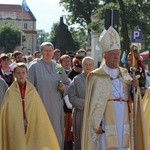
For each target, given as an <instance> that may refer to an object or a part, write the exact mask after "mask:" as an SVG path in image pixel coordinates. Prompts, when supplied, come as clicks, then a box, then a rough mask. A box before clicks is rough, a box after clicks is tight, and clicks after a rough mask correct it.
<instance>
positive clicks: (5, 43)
mask: <svg viewBox="0 0 150 150" xmlns="http://www.w3.org/2000/svg"><path fill="white" fill-rule="evenodd" d="M21 32H22V31H20V30H19V29H17V28H15V27H13V26H12V25H11V24H5V25H4V26H3V27H2V28H0V49H3V50H4V51H5V53H8V52H13V51H14V49H15V48H16V47H17V46H20V43H21ZM22 35H23V33H22ZM23 40H25V37H24V35H23Z"/></svg>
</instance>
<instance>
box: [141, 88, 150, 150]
mask: <svg viewBox="0 0 150 150" xmlns="http://www.w3.org/2000/svg"><path fill="white" fill-rule="evenodd" d="M142 105H143V110H144V117H145V121H146V128H147V133H148V136H147V141H148V146H149V148H150V88H149V89H147V91H146V93H145V95H144V97H143V99H142Z"/></svg>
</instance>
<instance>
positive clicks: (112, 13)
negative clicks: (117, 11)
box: [111, 10, 114, 27]
mask: <svg viewBox="0 0 150 150" xmlns="http://www.w3.org/2000/svg"><path fill="white" fill-rule="evenodd" d="M113 23H114V11H113V10H111V26H112V27H113Z"/></svg>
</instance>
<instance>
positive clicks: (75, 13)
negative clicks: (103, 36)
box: [60, 0, 100, 33]
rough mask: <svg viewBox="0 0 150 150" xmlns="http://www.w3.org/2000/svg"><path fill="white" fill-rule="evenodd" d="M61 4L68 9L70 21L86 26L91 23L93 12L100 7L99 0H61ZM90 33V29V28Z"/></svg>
mask: <svg viewBox="0 0 150 150" xmlns="http://www.w3.org/2000/svg"><path fill="white" fill-rule="evenodd" d="M60 4H61V5H62V6H63V7H64V8H65V9H66V10H67V12H68V13H69V15H68V23H70V24H74V23H79V24H80V25H82V26H86V25H88V24H90V23H91V14H92V12H93V11H95V10H96V9H98V8H99V6H100V4H99V0H61V1H60ZM88 33H90V29H88Z"/></svg>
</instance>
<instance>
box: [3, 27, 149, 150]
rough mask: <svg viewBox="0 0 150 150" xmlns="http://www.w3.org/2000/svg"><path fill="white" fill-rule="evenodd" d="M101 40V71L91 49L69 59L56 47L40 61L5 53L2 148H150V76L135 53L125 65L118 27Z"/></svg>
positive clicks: (47, 48)
mask: <svg viewBox="0 0 150 150" xmlns="http://www.w3.org/2000/svg"><path fill="white" fill-rule="evenodd" d="M99 42H100V45H101V47H102V51H103V61H102V63H101V65H100V67H98V68H94V60H93V58H92V57H90V56H87V53H86V50H85V49H83V48H82V49H79V50H78V51H77V53H76V54H75V55H74V54H73V53H66V54H63V55H61V50H60V49H55V48H54V46H53V44H52V43H51V42H43V43H42V44H41V46H40V49H39V51H36V52H35V53H34V54H33V56H32V55H29V56H24V55H23V53H22V52H21V51H14V52H13V54H11V55H10V54H9V55H8V54H5V53H2V54H0V149H1V150H20V149H21V150H34V149H36V150H107V149H110V150H127V149H130V150H131V149H135V150H148V149H149V146H150V138H149V137H150V123H149V122H148V120H149V111H150V109H149V108H150V102H149V99H150V97H149V95H150V90H149V89H148V88H149V87H150V74H149V72H148V71H147V70H146V69H145V68H144V64H143V63H142V62H141V59H139V56H135V59H136V62H137V66H139V68H138V67H137V70H135V69H134V68H132V67H133V65H132V54H131V53H129V55H128V57H127V59H128V60H127V67H126V68H123V67H120V66H119V64H120V54H121V49H120V37H119V34H118V33H117V31H116V30H115V29H114V28H113V27H110V28H109V29H108V30H104V31H103V32H102V33H101V35H100V38H99ZM139 64H140V65H139ZM141 68H142V69H141ZM139 70H140V71H139ZM141 70H142V71H141ZM133 72H134V74H133ZM134 105H136V108H135V107H134ZM135 109H136V111H135ZM133 114H134V115H133ZM134 117H135V118H136V119H135V118H134ZM134 139H136V140H134Z"/></svg>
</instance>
